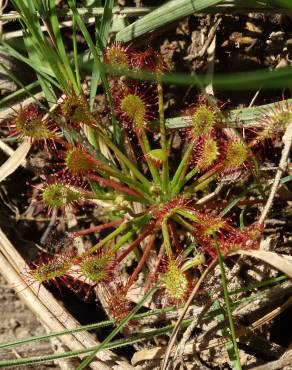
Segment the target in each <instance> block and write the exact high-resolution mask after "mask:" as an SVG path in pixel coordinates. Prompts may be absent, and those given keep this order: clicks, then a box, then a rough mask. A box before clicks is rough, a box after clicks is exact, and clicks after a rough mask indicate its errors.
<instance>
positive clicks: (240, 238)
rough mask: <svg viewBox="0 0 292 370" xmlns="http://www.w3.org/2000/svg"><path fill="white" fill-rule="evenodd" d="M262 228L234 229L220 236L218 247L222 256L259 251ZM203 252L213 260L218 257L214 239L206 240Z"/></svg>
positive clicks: (203, 244)
mask: <svg viewBox="0 0 292 370" xmlns="http://www.w3.org/2000/svg"><path fill="white" fill-rule="evenodd" d="M260 235H261V228H259V227H258V226H257V225H255V226H252V227H246V228H244V229H242V230H240V229H236V228H233V229H231V230H229V231H228V232H226V233H221V234H218V238H217V241H218V246H219V248H220V251H221V253H222V255H223V256H224V255H226V254H228V253H230V252H236V251H239V250H251V249H258V248H259V246H260V243H259V238H260ZM202 250H203V251H204V252H205V253H207V254H208V255H209V256H210V257H211V258H212V259H215V258H216V257H217V249H216V245H215V242H214V240H213V238H211V237H210V238H209V239H205V241H204V243H202Z"/></svg>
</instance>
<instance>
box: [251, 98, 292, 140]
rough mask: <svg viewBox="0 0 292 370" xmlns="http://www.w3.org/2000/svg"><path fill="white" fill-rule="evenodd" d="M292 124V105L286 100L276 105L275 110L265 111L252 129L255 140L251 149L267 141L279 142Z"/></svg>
mask: <svg viewBox="0 0 292 370" xmlns="http://www.w3.org/2000/svg"><path fill="white" fill-rule="evenodd" d="M291 122H292V103H291V102H289V101H287V100H284V101H279V102H277V103H275V105H274V106H273V108H269V109H265V110H263V112H262V114H261V116H260V118H259V120H258V121H257V122H256V123H255V125H254V126H255V128H252V134H253V136H254V135H255V137H254V139H253V140H251V142H250V144H249V145H250V147H254V146H257V145H259V144H264V143H265V142H267V141H272V142H273V141H279V140H281V137H282V135H283V134H284V133H285V130H286V129H287V127H288V125H289V124H290V123H291Z"/></svg>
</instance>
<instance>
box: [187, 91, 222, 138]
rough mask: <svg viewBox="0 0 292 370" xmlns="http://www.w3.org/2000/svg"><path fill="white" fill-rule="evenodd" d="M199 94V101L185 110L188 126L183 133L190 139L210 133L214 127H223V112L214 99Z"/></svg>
mask: <svg viewBox="0 0 292 370" xmlns="http://www.w3.org/2000/svg"><path fill="white" fill-rule="evenodd" d="M209 99H211V98H209V97H208V96H203V95H201V96H199V97H198V99H197V102H196V103H195V104H194V105H192V106H191V107H189V108H188V109H186V110H185V111H184V112H183V115H184V116H185V121H186V124H187V126H188V127H187V128H185V129H183V130H182V131H183V133H184V135H185V136H186V138H187V139H188V140H189V141H193V140H196V139H198V138H199V137H200V136H205V135H209V134H211V133H212V132H213V130H214V129H216V128H217V129H218V128H222V127H223V126H222V114H221V111H220V109H219V108H218V106H217V105H216V103H215V102H213V99H212V100H211V101H209Z"/></svg>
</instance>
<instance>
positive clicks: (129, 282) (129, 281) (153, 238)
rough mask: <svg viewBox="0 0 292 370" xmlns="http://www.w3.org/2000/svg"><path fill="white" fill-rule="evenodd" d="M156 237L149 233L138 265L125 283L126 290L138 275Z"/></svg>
mask: <svg viewBox="0 0 292 370" xmlns="http://www.w3.org/2000/svg"><path fill="white" fill-rule="evenodd" d="M155 238H156V235H151V236H150V237H149V239H148V242H147V245H146V248H145V250H144V252H143V255H142V257H141V259H140V261H139V263H138V266H137V267H136V268H135V270H134V272H133V273H132V275H131V276H130V278H129V280H128V282H127V285H126V289H127V290H128V289H129V288H130V287H131V285H132V284H133V283H134V281H135V279H136V277H137V276H138V274H139V272H140V271H141V269H142V267H143V265H144V263H145V261H146V259H147V257H148V255H149V253H150V251H151V249H152V247H153V243H154V240H155Z"/></svg>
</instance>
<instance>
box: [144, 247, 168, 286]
mask: <svg viewBox="0 0 292 370" xmlns="http://www.w3.org/2000/svg"><path fill="white" fill-rule="evenodd" d="M164 251H165V247H164V244H162V245H161V248H160V250H159V253H158V256H157V259H156V263H155V266H154V269H153V271H152V272H151V274H149V275H148V278H147V281H146V283H145V292H147V291H148V290H149V289H150V287H151V285H152V284H153V281H155V278H156V274H157V271H158V267H159V265H160V262H161V260H162V257H163V255H164Z"/></svg>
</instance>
